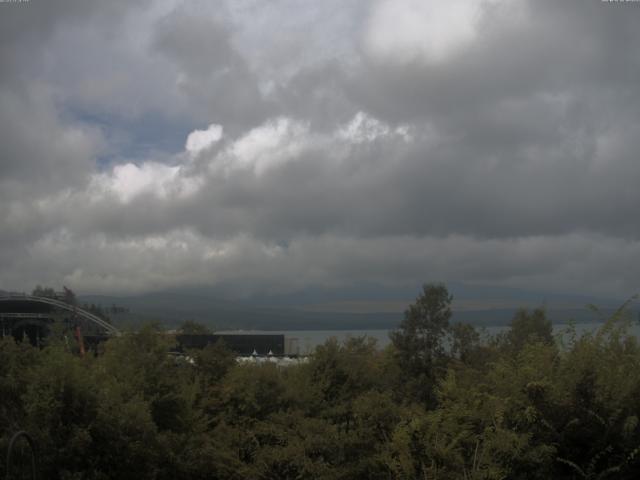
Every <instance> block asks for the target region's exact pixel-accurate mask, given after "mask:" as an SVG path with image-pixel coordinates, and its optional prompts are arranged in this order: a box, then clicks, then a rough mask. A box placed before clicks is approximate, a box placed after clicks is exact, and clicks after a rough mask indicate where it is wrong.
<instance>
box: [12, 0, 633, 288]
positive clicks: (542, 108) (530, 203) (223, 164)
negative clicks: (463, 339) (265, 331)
mask: <svg viewBox="0 0 640 480" xmlns="http://www.w3.org/2000/svg"><path fill="white" fill-rule="evenodd" d="M639 24H640V3H637V2H601V1H600V0H586V1H585V0H572V1H570V0H567V1H562V2H560V1H557V0H553V1H551V0H548V1H545V0H529V1H527V0H456V1H455V2H452V1H450V0H377V1H370V2H369V1H355V0H326V1H322V2H318V1H299V0H295V1H294V0H270V1H264V0H228V1H227V2H224V1H219V2H210V1H201V2H199V1H184V2H181V1H178V0H156V1H152V0H128V1H126V2H125V1H120V0H111V1H108V2H98V1H92V2H88V1H85V0H57V1H45V0H31V1H29V2H27V3H0V62H1V68H0V126H1V128H0V266H1V267H0V288H4V289H12V290H15V289H30V288H32V287H33V285H35V284H36V283H40V284H42V283H44V284H51V285H55V286H59V285H61V284H65V285H68V286H70V287H72V288H75V289H77V290H78V291H81V292H83V293H90V292H93V293H127V292H144V291H154V290H161V289H171V288H178V287H189V286H210V287H213V288H215V287H221V286H224V288H225V291H235V292H237V293H238V294H245V293H251V292H261V293H270V292H271V293H281V292H292V291H295V290H296V289H299V288H309V287H314V286H320V287H339V286H349V285H354V284H358V283H377V284H381V285H390V286H403V285H407V286H412V285H419V284H420V283H422V282H423V281H427V280H443V281H464V282H470V283H477V284H489V285H503V286H515V287H522V288H530V289H538V290H540V289H542V290H549V291H550V290H561V291H565V292H574V293H596V294H617V295H627V294H631V293H635V292H636V291H637V290H638V288H639V287H640V273H639V271H638V267H637V265H640V222H639V221H638V206H639V205H640V158H639V157H638V152H639V149H638V147H639V144H640V50H639V49H638V48H637V45H638V44H639V43H640V29H638V28H637V27H638V25H639Z"/></svg>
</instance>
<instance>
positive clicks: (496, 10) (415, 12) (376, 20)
mask: <svg viewBox="0 0 640 480" xmlns="http://www.w3.org/2000/svg"><path fill="white" fill-rule="evenodd" d="M522 9H523V5H522V2H521V1H520V0H511V1H507V0H455V1H451V0H381V1H379V2H378V3H377V4H376V5H375V7H374V8H373V10H372V12H371V15H370V17H369V22H368V25H367V29H366V31H365V36H364V46H365V50H366V51H367V53H368V54H370V55H371V56H373V57H374V58H378V59H381V60H383V61H386V62H391V63H408V62H412V61H415V60H422V61H426V62H428V63H438V62H442V61H446V60H447V59H448V58H450V57H451V56H453V55H455V54H457V53H459V52H461V51H463V50H464V49H466V48H468V47H470V46H471V45H473V43H474V42H475V41H476V40H477V39H478V37H479V36H480V34H481V27H482V20H483V19H484V15H485V13H487V12H490V13H491V15H492V16H501V17H508V18H509V21H510V22H514V21H515V20H517V19H518V18H519V17H520V16H521V13H522Z"/></svg>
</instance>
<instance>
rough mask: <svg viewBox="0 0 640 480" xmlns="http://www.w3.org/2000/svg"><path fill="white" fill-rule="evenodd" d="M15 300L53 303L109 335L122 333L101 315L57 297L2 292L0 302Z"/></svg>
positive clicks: (52, 304) (53, 305)
mask: <svg viewBox="0 0 640 480" xmlns="http://www.w3.org/2000/svg"><path fill="white" fill-rule="evenodd" d="M15 300H19V301H27V302H34V303H42V304H45V305H51V306H52V307H57V308H60V309H62V310H66V311H68V312H72V313H74V314H75V315H78V316H79V317H81V318H83V319H85V320H88V321H90V322H93V323H95V324H97V325H98V326H100V327H102V328H103V329H104V330H105V331H106V332H107V334H109V335H115V336H118V335H120V330H118V329H117V328H116V327H114V326H113V325H111V324H110V323H109V322H105V321H104V320H103V319H101V318H100V317H98V316H96V315H94V314H93V313H89V312H87V311H86V310H83V309H82V308H79V307H76V306H75V305H69V304H68V303H65V302H62V301H60V300H57V299H55V298H49V297H34V296H33V295H27V294H24V293H22V294H20V293H3V294H0V302H3V301H15Z"/></svg>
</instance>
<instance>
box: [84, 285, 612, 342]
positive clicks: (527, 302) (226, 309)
mask: <svg viewBox="0 0 640 480" xmlns="http://www.w3.org/2000/svg"><path fill="white" fill-rule="evenodd" d="M449 289H450V291H451V292H452V294H453V295H454V303H453V311H454V315H453V321H461V322H468V323H471V324H474V325H478V326H495V325H506V324H507V323H508V322H509V321H510V320H511V318H512V317H513V314H514V313H515V311H516V310H517V309H518V308H521V307H522V308H536V307H541V306H542V307H544V308H545V309H546V310H547V313H548V315H549V318H551V320H552V321H553V322H554V323H566V322H567V321H569V320H574V321H576V322H589V321H598V317H597V315H595V314H594V313H593V312H591V311H590V310H588V309H587V308H586V305H587V304H596V305H598V306H599V307H600V308H601V310H602V312H603V314H610V313H612V312H613V311H614V309H615V308H617V307H618V306H619V305H621V304H622V300H619V299H609V298H593V297H589V296H579V295H563V294H559V293H555V294H549V293H537V292H528V291H524V290H517V289H508V288H496V287H476V286H469V285H465V284H461V283H454V284H451V285H449ZM418 293H419V290H418V289H417V288H416V289H413V291H409V290H408V289H404V290H403V289H384V288H381V287H372V286H359V287H353V288H350V289H344V288H342V289H334V290H330V289H324V290H311V289H308V290H303V291H300V292H297V293H293V294H287V295H280V296H266V295H262V296H260V295H254V296H252V297H247V298H242V299H234V300H229V299H228V298H221V297H220V295H216V293H215V292H211V291H207V290H205V289H198V290H196V289H194V290H192V291H189V290H181V291H172V292H159V293H148V294H142V295H132V296H102V295H81V296H80V297H79V301H80V302H81V303H84V302H86V303H93V304H96V305H101V306H103V307H110V306H111V305H117V306H120V307H125V308H127V309H128V310H129V312H128V313H124V314H119V315H115V316H113V318H112V320H113V322H114V323H115V324H116V325H119V326H122V327H127V326H131V327H135V326H136V325H138V324H140V323H141V322H146V321H159V322H162V323H163V324H165V325H167V326H169V327H175V326H177V325H179V324H180V323H181V322H182V321H184V320H195V321H198V322H201V323H204V324H206V325H208V326H210V327H212V328H215V329H218V330H221V329H239V328H242V329H257V330H340V329H353V330H358V329H387V328H395V327H396V326H397V325H398V323H399V322H400V321H401V320H402V318H403V312H404V310H405V309H406V307H407V306H408V305H409V304H410V303H412V302H413V300H414V299H415V296H417V294H418Z"/></svg>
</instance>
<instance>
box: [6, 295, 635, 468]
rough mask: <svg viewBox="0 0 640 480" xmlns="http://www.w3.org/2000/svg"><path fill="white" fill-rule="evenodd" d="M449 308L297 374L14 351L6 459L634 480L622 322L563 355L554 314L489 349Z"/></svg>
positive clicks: (627, 337)
mask: <svg viewBox="0 0 640 480" xmlns="http://www.w3.org/2000/svg"><path fill="white" fill-rule="evenodd" d="M450 304H451V295H450V294H449V293H448V291H447V289H446V287H445V286H444V285H440V284H432V285H425V286H424V288H423V290H422V293H421V294H420V295H419V296H418V298H417V299H416V301H415V302H414V303H413V304H412V305H410V306H409V307H408V309H407V311H406V312H405V318H404V320H403V322H402V323H401V324H400V325H399V327H398V329H397V330H395V331H394V332H393V333H392V334H391V340H392V342H391V344H390V345H389V346H388V347H387V348H385V349H379V348H377V346H376V344H375V342H374V341H373V340H372V339H370V338H366V337H363V338H351V339H349V340H347V341H345V342H343V343H339V342H337V341H336V340H335V339H332V340H329V341H327V342H326V343H325V344H323V345H321V346H319V347H318V348H317V349H316V350H315V352H314V354H313V355H312V356H311V358H310V360H309V361H308V362H307V363H304V364H299V365H295V366H290V367H286V368H278V367H276V366H275V365H274V364H240V363H238V362H236V359H235V356H234V354H233V353H231V352H230V351H229V350H227V349H226V348H225V347H224V345H222V344H215V345H209V346H208V347H206V348H204V349H203V350H198V351H193V352H188V355H187V357H175V356H170V355H168V352H169V351H170V350H171V349H172V347H173V343H174V340H173V339H172V337H171V336H170V335H167V334H162V333H163V332H161V331H160V330H159V329H158V327H157V325H156V326H151V325H149V326H146V327H144V328H141V329H140V330H138V331H137V332H133V333H129V334H126V335H123V336H121V337H118V338H113V339H111V340H109V341H107V342H106V343H104V344H102V345H101V347H100V352H99V354H97V355H95V356H92V355H87V356H84V357H81V356H80V355H78V354H77V352H75V349H74V346H73V344H72V343H69V342H65V341H64V340H61V339H56V338H52V339H51V340H50V342H49V344H48V345H47V346H45V347H44V348H40V349H38V348H35V347H32V346H30V345H28V344H26V343H16V342H15V340H14V339H13V338H5V339H3V340H2V341H0V398H1V399H2V402H0V432H2V436H1V437H0V451H2V452H6V449H7V446H8V441H9V439H10V437H11V435H12V434H13V433H15V432H16V431H19V430H25V431H27V432H29V434H30V435H31V436H32V437H33V439H34V440H35V443H36V445H37V449H38V456H39V467H38V468H39V470H40V475H41V478H50V479H57V478H59V479H81V478H82V479H85V478H86V479H96V480H97V479H111V478H113V479H129V478H130V479H182V478H184V479H210V478H216V479H244V478H250V479H270V480H271V479H301V478H313V479H415V478H437V479H506V478H509V479H548V478H554V479H565V478H566V479H578V478H585V479H595V478H616V479H631V478H638V475H639V474H640V463H639V462H638V460H637V457H638V453H639V452H640V428H639V418H640V345H638V340H637V338H636V337H635V336H634V335H633V334H632V333H631V332H630V329H629V327H630V325H631V320H630V317H629V315H628V314H627V313H626V310H625V308H621V309H620V310H619V311H617V312H616V313H615V314H614V315H613V316H612V317H611V318H609V319H608V320H607V321H606V322H604V323H603V324H602V325H601V326H600V327H599V328H598V329H597V330H595V331H593V332H590V333H585V334H583V335H577V333H576V332H575V330H574V329H572V328H571V327H569V328H568V329H567V330H566V331H565V332H564V333H563V335H562V336H558V337H554V336H553V333H552V330H551V324H550V322H549V321H548V320H547V318H546V316H545V312H544V310H541V309H538V310H533V311H527V310H521V311H519V312H517V313H516V315H515V316H514V318H513V320H512V322H511V326H510V328H509V329H507V330H506V331H505V332H504V333H502V334H500V335H498V336H494V337H487V336H483V335H481V334H480V332H477V331H476V330H475V329H474V328H473V327H471V326H470V325H464V324H459V323H454V322H452V315H451V310H450ZM186 327H189V328H195V327H194V325H191V324H189V325H187V326H186ZM18 467H19V465H18ZM3 468H4V467H3ZM0 473H4V472H0Z"/></svg>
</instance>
